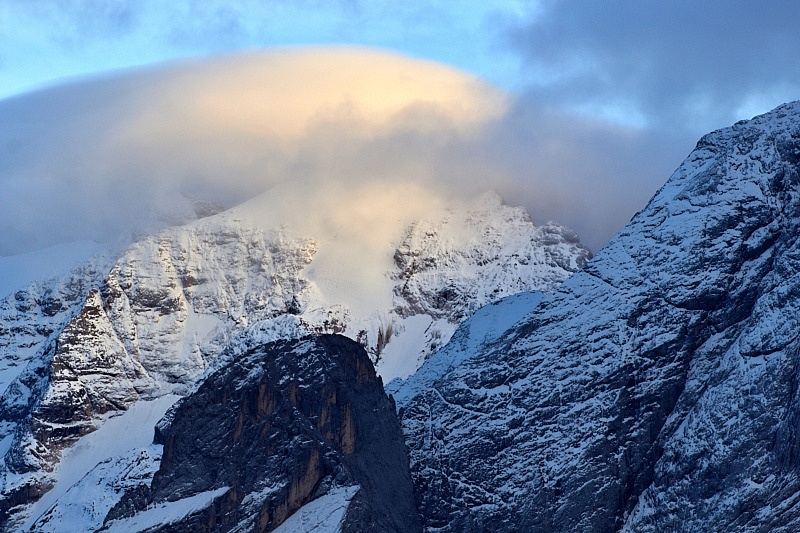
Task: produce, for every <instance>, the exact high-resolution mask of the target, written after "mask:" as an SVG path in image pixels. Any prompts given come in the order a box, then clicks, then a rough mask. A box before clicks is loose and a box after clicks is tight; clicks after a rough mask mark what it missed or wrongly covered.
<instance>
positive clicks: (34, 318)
mask: <svg viewBox="0 0 800 533" xmlns="http://www.w3.org/2000/svg"><path fill="white" fill-rule="evenodd" d="M276 194H278V193H277V192H273V193H267V194H265V195H264V196H263V197H261V198H256V199H254V200H252V201H250V202H248V203H247V204H244V205H241V206H239V207H237V208H234V209H232V210H228V211H224V212H221V213H217V214H212V215H211V216H208V217H205V218H202V219H199V220H196V221H194V222H192V223H189V224H187V225H184V226H180V227H175V228H171V229H168V230H165V231H163V232H160V233H158V234H156V235H153V236H150V237H147V238H145V239H143V240H141V241H139V242H136V243H134V244H132V245H131V246H129V247H128V248H127V249H125V250H123V251H122V252H120V253H117V254H114V253H113V252H107V253H105V254H101V255H99V256H96V257H95V259H93V260H91V261H89V262H86V263H85V264H83V265H81V266H79V267H77V268H75V269H74V270H72V271H70V272H68V273H67V274H64V275H62V276H59V277H56V278H52V279H50V280H49V281H36V282H34V283H32V284H30V285H29V286H27V287H25V288H20V289H19V290H16V291H14V292H12V293H11V294H10V295H8V296H7V297H6V298H5V299H4V300H2V302H0V319H1V320H0V350H1V354H2V357H0V364H2V367H0V386H1V387H2V389H0V390H2V394H1V395H0V438H2V440H0V442H2V448H1V451H2V454H3V463H2V466H0V472H2V479H3V485H2V487H3V488H2V494H1V495H0V518H2V521H3V523H4V524H6V527H7V528H22V527H24V528H26V529H27V528H31V527H34V529H37V530H60V529H63V527H64V524H65V522H64V520H66V518H63V517H68V516H73V517H74V516H75V515H76V513H77V514H80V515H81V516H84V518H83V519H82V521H81V522H80V529H83V530H92V529H96V528H97V527H100V525H101V524H102V523H103V521H104V520H105V519H106V515H107V513H109V512H111V509H112V508H115V506H116V505H117V504H118V503H119V501H120V498H122V495H123V494H124V493H125V492H126V491H129V490H132V488H136V487H139V486H140V485H142V484H143V480H148V479H151V478H152V476H153V475H154V473H155V472H156V470H157V469H158V465H159V461H161V457H162V448H161V446H159V445H154V444H152V442H151V439H148V438H147V437H141V436H140V437H139V438H137V439H132V440H131V441H130V442H128V441H127V440H126V434H130V433H137V434H144V435H145V436H147V435H152V431H153V427H154V426H155V425H156V422H157V421H158V420H159V419H160V418H161V417H162V416H163V415H164V414H165V413H166V412H167V409H168V408H169V407H170V405H172V404H173V403H174V402H175V401H176V400H177V399H178V398H180V397H186V396H187V395H190V394H195V393H199V391H200V390H202V388H203V383H204V382H205V380H206V379H211V376H213V375H215V372H217V371H220V370H221V369H224V368H227V367H228V365H230V364H232V363H233V362H235V361H238V360H239V359H240V358H242V357H245V354H249V353H251V352H253V350H257V349H259V348H260V347H263V346H264V345H266V344H268V343H270V342H273V341H276V340H280V339H283V340H290V339H297V338H301V337H305V336H306V335H308V334H309V333H312V334H318V335H319V334H329V333H341V334H344V335H347V336H349V337H350V338H352V339H354V340H356V341H358V342H359V343H360V344H361V345H363V346H364V347H365V348H366V350H367V352H368V353H369V356H370V358H371V361H372V362H373V363H375V364H376V365H377V367H378V370H379V373H380V374H381V375H383V376H384V378H387V379H390V378H392V377H397V376H406V375H408V374H410V373H412V372H413V371H414V370H415V368H416V367H417V366H418V365H419V364H420V363H421V362H422V361H424V359H425V358H426V357H427V356H428V355H429V354H430V353H431V352H432V351H434V350H435V349H436V348H437V347H438V346H441V345H442V344H444V343H446V342H447V340H448V339H449V337H450V335H451V334H452V332H453V331H454V330H455V328H456V327H457V324H458V323H459V322H460V321H461V320H463V319H464V318H465V317H467V316H468V315H469V314H471V313H472V312H473V311H474V310H475V309H477V308H478V307H479V306H480V305H482V304H484V303H487V302H490V301H492V300H495V299H498V298H500V297H502V296H503V295H505V294H513V293H515V292H519V291H528V290H545V291H548V290H552V289H553V288H554V287H555V286H556V285H557V284H558V283H560V282H561V281H563V279H565V278H566V277H567V276H569V275H570V274H571V273H572V272H574V271H576V270H578V269H580V268H581V267H582V266H583V265H585V263H586V261H587V260H588V258H589V257H590V256H591V254H590V253H589V252H588V250H587V249H586V248H584V247H583V246H582V245H581V244H580V242H579V241H578V238H577V237H576V236H575V234H574V233H573V232H571V231H570V230H568V229H567V228H564V227H562V226H559V225H557V224H554V223H549V224H545V225H541V226H535V225H534V224H533V223H532V222H531V220H530V217H529V216H528V215H527V213H526V212H525V211H524V210H523V209H521V208H512V207H508V206H505V205H503V204H502V203H501V201H500V199H499V198H498V197H497V196H496V195H491V194H490V195H485V196H482V197H480V198H478V199H476V200H474V201H471V202H463V201H451V202H449V203H447V204H446V205H443V207H442V208H441V209H439V210H437V211H431V212H429V214H428V215H429V216H427V217H426V218H422V219H412V218H410V217H409V216H406V217H405V218H399V219H397V220H391V221H390V222H389V224H388V226H384V227H382V228H380V229H379V230H378V231H379V235H380V236H388V238H386V239H375V240H374V242H373V241H368V242H364V241H363V240H359V239H358V238H357V237H359V235H358V234H356V235H355V236H354V235H353V234H352V231H351V233H347V231H349V230H347V229H342V228H337V227H336V226H331V227H330V228H327V229H326V227H322V226H319V225H318V226H308V227H300V228H298V227H289V226H287V225H282V224H280V223H278V222H276V218H275V215H274V214H273V212H274V210H271V209H270V206H271V205H277V204H275V203H274V202H276V201H277V198H276ZM365 231H367V232H369V228H365ZM304 232H307V233H304ZM120 428H124V429H122V430H121V429H120ZM120 431H122V433H119V432H120ZM87 487H93V489H92V490H95V491H96V492H97V493H98V497H97V498H96V501H94V502H92V503H93V505H92V509H91V510H87V509H85V505H84V504H82V502H81V499H80V498H81V495H82V494H84V493H85V491H86V490H87ZM97 487H99V488H97ZM217 489H221V487H215V488H214V489H213V490H217ZM342 490H344V487H343V488H342ZM348 494H349V492H348ZM351 496H352V494H351ZM150 503H152V504H153V505H156V503H157V502H156V501H155V500H153V501H152V502H150ZM206 503H208V502H206ZM58 517H62V518H58ZM87 517H88V518H87Z"/></svg>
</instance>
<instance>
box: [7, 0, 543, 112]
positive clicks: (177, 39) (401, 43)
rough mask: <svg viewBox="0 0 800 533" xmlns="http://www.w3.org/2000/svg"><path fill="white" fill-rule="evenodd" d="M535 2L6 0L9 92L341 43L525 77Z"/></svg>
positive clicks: (494, 75) (509, 83)
mask: <svg viewBox="0 0 800 533" xmlns="http://www.w3.org/2000/svg"><path fill="white" fill-rule="evenodd" d="M535 11H536V9H535V4H532V3H529V2H524V1H522V0H501V1H497V2H482V1H478V0H475V1H466V2H451V1H445V0H431V1H424V2H393V1H392V2H390V1H385V0H370V1H359V0H341V1H338V0H325V1H323V0H273V1H259V0H238V1H220V0H206V1H187V0H175V1H170V2H163V1H160V0H136V1H119V0H3V2H2V3H0V28H2V29H0V39H1V40H2V45H3V46H2V47H0V97H3V96H9V95H12V94H15V93H19V92H24V91H26V90H30V89H33V88H36V87H39V86H41V85H42V84H49V83H58V82H59V81H60V80H63V79H64V78H65V77H70V76H80V75H86V74H92V73H100V72H104V71H107V70H110V69H118V68H125V67H131V66H139V65H148V64H152V63H155V62H159V61H165V60H171V59H179V58H188V57H197V56H203V55H207V54H219V53H224V52H230V51H234V50H241V49H248V48H258V47H268V46H276V45H277V46H279V45H294V44H334V43H336V44H359V45H367V46H374V47H380V48H388V49H391V50H397V51H402V52H404V53H406V54H409V55H412V56H415V57H421V58H426V59H432V60H436V61H440V62H443V63H447V64H450V65H452V66H456V67H459V68H462V69H465V70H469V71H471V72H473V73H476V74H478V75H481V76H483V77H485V78H487V79H489V80H491V81H493V82H495V83H498V84H500V85H503V86H506V87H517V86H518V85H519V71H520V67H521V62H522V57H521V56H520V55H519V54H517V53H515V52H513V51H512V50H510V49H509V46H508V43H507V40H508V36H507V35H506V34H505V28H506V27H507V26H508V24H510V23H513V22H514V21H516V20H519V19H520V18H522V19H527V17H528V15H529V14H530V13H535Z"/></svg>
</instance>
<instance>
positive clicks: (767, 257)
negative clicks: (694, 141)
mask: <svg viewBox="0 0 800 533" xmlns="http://www.w3.org/2000/svg"><path fill="white" fill-rule="evenodd" d="M798 191H800V104H798V103H794V104H787V105H784V106H781V107H779V108H777V109H776V110H774V111H773V112H771V113H769V114H766V115H763V116H760V117H756V118H755V119H753V120H750V121H746V122H740V123H737V124H736V125H734V126H733V127H731V128H727V129H723V130H719V131H717V132H714V133H711V134H709V135H707V136H705V137H703V138H702V139H701V140H700V142H699V143H698V145H697V147H696V148H695V150H694V151H693V152H692V153H691V154H690V155H689V157H688V158H687V159H686V160H685V161H684V162H683V164H682V165H681V166H680V167H679V168H678V170H677V171H676V172H675V173H674V174H673V176H672V177H671V178H670V180H669V181H668V183H667V184H666V185H665V186H664V187H663V188H662V189H661V190H660V191H659V192H658V193H657V194H656V196H655V197H654V198H653V199H652V200H651V202H650V203H649V204H648V205H647V207H646V208H645V209H644V210H643V211H641V212H640V213H639V214H637V215H636V216H635V217H634V218H633V220H632V221H631V223H630V224H629V225H628V226H627V227H626V228H625V229H624V230H623V231H622V232H621V233H620V234H618V235H617V236H616V237H615V238H614V239H613V240H612V241H611V242H610V243H609V245H608V246H607V247H606V248H604V249H603V250H602V251H601V252H600V253H599V254H598V255H597V256H596V257H595V258H594V260H593V261H591V262H590V263H589V264H588V265H587V267H586V268H585V269H584V270H583V271H581V272H578V273H576V274H575V275H573V276H572V277H571V278H569V279H568V280H567V281H566V282H565V283H564V284H563V285H561V286H560V287H559V288H558V289H557V290H556V291H555V292H554V293H552V294H550V295H546V296H544V297H542V298H541V299H540V302H539V303H538V305H536V306H535V307H534V308H532V309H529V310H528V311H527V313H525V312H523V311H521V310H520V309H519V308H518V306H517V305H516V304H517V303H518V302H515V301H514V299H511V301H509V302H505V301H504V302H500V303H499V304H497V305H495V306H490V307H494V309H493V310H491V311H489V310H487V311H486V312H487V313H489V312H491V313H493V314H495V315H508V316H511V317H514V316H516V317H520V320H519V321H518V322H516V323H515V324H514V325H513V326H512V327H510V328H509V329H507V330H506V331H505V332H500V331H498V330H497V329H495V330H492V331H488V330H486V328H485V326H484V325H482V323H481V321H480V320H476V321H475V322H473V321H472V320H470V321H468V322H466V323H465V324H463V325H462V329H461V330H460V331H459V332H458V333H456V335H455V336H454V338H453V341H452V342H451V345H450V346H448V347H446V348H445V349H443V350H441V351H439V352H438V353H437V354H436V355H434V356H433V357H431V358H430V359H429V360H428V361H427V362H426V363H425V365H423V367H422V368H421V369H420V371H419V372H418V373H417V374H415V375H414V376H412V377H411V378H410V379H408V380H407V381H406V382H404V383H401V384H399V385H398V384H397V383H395V384H392V386H390V389H393V391H394V392H395V393H396V396H397V401H398V407H399V409H400V413H401V419H402V424H403V429H404V432H405V435H406V439H407V442H408V445H409V447H410V454H411V469H412V476H413V479H414V483H415V486H416V487H417V491H418V498H419V508H420V513H421V515H422V519H423V524H424V526H425V527H426V528H427V529H430V530H436V531H620V530H621V531H637V532H640V531H653V532H656V531H701V530H715V531H730V530H736V531H796V530H798V528H800V511H798V508H797V506H796V505H795V504H796V501H797V495H798V494H800V475H798V472H800V454H799V453H798V450H800V447H798V442H799V441H798V435H800V425H799V423H800V416H799V414H800V411H798V409H799V407H798V406H800V402H799V401H798V400H800V398H798V394H799V393H798V387H797V383H798V382H800V374H798V357H799V356H800V344H799V343H798V331H800V328H799V326H800V324H799V323H798V318H797V317H798V316H800V313H798V311H799V310H800V309H799V308H800V289H798V287H800V284H799V280H800V248H798V238H800V194H799V193H798ZM504 308H507V309H505V310H504ZM506 311H507V312H506ZM521 315H522V316H521ZM476 318H477V317H476ZM481 328H483V330H482V329H481ZM481 331H484V334H476V333H480V332H481Z"/></svg>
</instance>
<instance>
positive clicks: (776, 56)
mask: <svg viewBox="0 0 800 533" xmlns="http://www.w3.org/2000/svg"><path fill="white" fill-rule="evenodd" d="M798 27H800V4H799V3H797V2H795V1H791V0H785V1H770V2H763V1H760V2H759V1H750V0H748V1H744V0H714V1H705V2H703V1H698V0H693V1H690V0H670V1H669V2H661V1H643V0H616V1H602V2H600V1H594V0H572V1H566V0H564V1H557V0H542V1H538V2H537V1H527V2H526V1H522V0H501V1H494V2H483V1H477V0H476V1H461V2H458V1H447V0H426V1H415V2H396V1H384V0H369V1H366V0H364V1H360V0H341V1H338V2H337V1H331V0H291V1H289V0H286V1H278V0H273V1H263V0H261V1H259V0H240V1H216V0H206V1H195V0H174V1H170V2H163V1H161V0H135V1H114V0H2V1H0V98H5V100H0V121H5V123H0V134H2V133H3V131H6V132H7V131H8V130H10V129H17V128H33V129H30V131H31V132H32V133H30V135H32V136H34V137H37V136H38V137H42V138H43V137H44V136H45V132H46V137H47V139H52V140H53V142H54V143H60V141H59V139H61V140H64V139H66V140H69V139H70V138H71V137H75V136H74V135H71V134H70V132H64V131H61V130H59V128H61V129H63V124H51V123H49V122H48V117H49V116H53V117H58V116H61V115H58V113H57V112H55V111H56V110H58V109H60V108H63V107H64V106H69V105H70V102H72V101H73V100H71V98H73V96H74V94H73V93H74V92H75V90H76V89H74V87H80V89H79V92H81V93H91V92H92V91H97V94H98V98H99V99H100V100H102V99H103V98H104V96H103V95H104V94H105V95H106V96H107V95H108V93H104V92H103V91H105V90H106V89H107V88H108V87H113V88H114V89H113V90H114V91H117V92H116V93H115V94H121V93H120V91H121V90H122V89H120V83H121V82H120V83H117V82H115V81H114V80H118V81H119V80H123V81H125V80H128V81H129V82H130V83H131V84H133V85H136V84H137V83H139V84H141V83H142V82H141V80H143V79H147V78H148V76H149V74H147V73H148V72H151V71H153V68H152V67H150V66H151V65H154V64H158V63H160V62H165V61H166V62H170V61H175V60H186V59H191V60H193V61H202V58H204V57H207V56H208V55H216V56H220V57H222V58H223V59H222V60H223V61H224V58H225V57H228V55H229V54H232V53H234V54H235V53H236V52H238V51H242V50H253V49H261V48H264V47H270V46H280V45H296V44H308V43H312V44H349V45H365V46H371V47H379V48H383V49H388V50H393V51H396V52H399V53H401V54H405V55H408V56H411V57H415V58H420V59H426V60H433V61H436V62H439V63H442V64H444V65H450V66H452V67H456V68H458V69H460V70H462V71H465V72H467V73H471V74H474V75H476V76H479V77H481V78H483V79H485V80H487V81H488V82H490V83H492V84H495V85H496V86H498V87H499V88H501V89H502V90H504V91H506V92H507V94H508V96H509V98H508V101H507V102H506V105H507V109H508V112H507V113H506V114H505V115H503V116H502V117H500V118H497V119H496V120H493V121H490V122H488V123H486V124H485V127H484V128H483V129H482V131H481V132H480V135H478V136H473V137H472V138H469V139H462V138H459V139H458V141H457V142H452V143H439V144H436V143H434V144H435V145H436V146H439V147H440V148H441V150H440V153H437V154H435V156H434V155H432V154H431V153H429V151H428V152H426V155H425V157H423V158H422V159H423V160H425V161H428V162H429V164H430V165H432V168H433V167H435V168H436V169H437V171H440V172H441V173H442V174H443V175H445V180H444V181H445V182H447V183H453V182H454V181H455V178H454V177H453V176H454V175H456V174H458V173H462V174H464V175H465V177H464V179H465V180H468V181H470V183H473V182H476V181H480V178H479V177H478V176H477V175H478V174H479V173H480V172H483V176H485V180H486V181H487V185H496V188H497V189H498V190H500V192H501V194H503V195H504V196H505V197H506V199H507V201H510V202H511V203H515V202H519V203H523V204H524V205H526V207H528V209H529V210H530V211H531V214H532V216H533V218H534V220H536V221H544V220H547V219H554V220H557V221H560V222H563V223H566V224H568V225H570V226H572V227H573V228H574V229H576V230H577V231H578V233H579V234H580V235H581V236H582V238H583V239H584V241H585V242H587V243H588V244H589V245H590V247H592V248H593V249H597V248H599V247H600V246H602V244H603V243H604V242H605V241H606V240H607V239H608V238H609V237H610V236H611V235H613V233H615V232H616V231H617V230H619V229H620V228H621V227H622V226H623V225H624V224H625V222H626V221H627V220H628V219H629V218H630V216H632V215H633V214H634V213H635V212H636V211H638V210H639V209H641V208H642V207H643V206H644V204H645V203H646V201H647V200H648V199H649V197H650V196H651V195H652V194H653V193H654V192H655V190H656V189H657V188H658V187H659V186H660V185H661V184H663V182H664V181H666V179H667V178H668V177H669V174H670V173H671V172H672V171H673V170H674V169H675V168H676V167H677V165H678V164H679V163H680V161H681V160H682V158H683V157H684V156H685V155H686V154H687V153H688V152H689V151H690V150H691V148H692V147H693V146H694V143H695V142H696V141H697V139H698V138H699V137H700V136H701V135H702V134H704V133H706V132H707V131H709V130H712V129H715V128H719V127H724V126H727V125H729V124H731V123H733V122H735V121H737V120H740V119H745V118H749V117H751V116H753V115H755V114H758V113H762V112H766V111H768V110H769V109H771V108H773V107H775V106H777V105H778V104H780V103H782V102H785V101H790V100H794V99H797V98H798V96H800V62H798V61H797V59H796V58H797V57H800V38H799V37H798V36H797V35H798V33H797V28H798ZM168 65H169V63H168ZM132 67H138V68H145V71H143V72H144V74H127V73H126V74H122V73H114V71H116V70H118V69H130V68H132ZM170 68H177V67H170V66H166V67H164V66H160V67H159V69H160V70H159V72H163V71H165V69H166V70H169V69H170ZM110 71H111V72H112V73H111V74H109V72H110ZM98 77H100V79H99V81H92V80H93V79H94V78H98ZM75 80H82V81H81V82H80V84H79V85H75ZM86 80H89V81H86ZM109 80H111V81H109ZM136 80H139V81H136ZM126 83H127V82H126ZM64 84H66V88H61V89H53V90H52V91H51V92H49V93H47V94H48V95H49V96H48V97H47V98H46V99H45V101H46V102H47V104H44V103H42V104H37V105H41V106H42V108H46V107H47V106H48V105H49V106H51V109H50V111H47V110H44V111H42V113H40V114H36V115H35V116H36V120H33V122H35V124H31V122H32V120H31V119H30V116H29V115H25V114H24V113H22V112H21V111H20V108H25V106H30V105H31V104H30V102H34V101H35V100H36V99H35V98H33V97H30V96H24V94H25V93H27V92H29V91H33V90H37V89H41V88H43V87H53V86H59V85H64ZM70 87H73V89H70ZM104 88H106V89H104ZM130 90H134V89H130ZM123 92H124V91H123ZM71 94H72V96H70V95H71ZM20 95H23V96H20ZM32 98H33V99H32ZM40 100H41V98H40ZM82 105H88V106H90V107H91V103H89V104H86V103H84V104H82ZM112 107H113V106H112ZM150 111H152V109H151V110H150ZM23 116H27V117H28V118H25V119H21V118H20V117H23ZM98 116H99V115H98ZM62 118H63V117H62ZM73 118H74V117H73ZM20 120H25V121H27V123H26V124H24V125H22V124H20V122H19V121H20ZM67 122H69V121H67ZM79 126H80V127H86V128H89V129H88V130H87V131H89V130H90V129H91V126H86V122H85V121H84V122H82V123H81V124H80V125H79ZM76 127H78V126H76ZM36 128H40V129H38V130H37V129H36ZM55 130H57V131H55ZM59 131H60V133H58V132H59ZM39 132H41V133H39ZM59 135H60V136H59ZM77 137H78V138H80V139H83V142H86V143H91V142H92V138H91V136H84V135H83V133H82V134H81V135H78V136H77ZM386 142H388V141H387V140H386V138H382V139H381V143H382V146H384V152H385V151H386V149H385V146H386ZM397 142H398V143H400V144H397V145H393V148H394V151H395V152H397V151H398V150H400V148H401V147H403V146H408V145H409V140H408V137H407V136H406V137H403V139H402V140H401V141H397ZM403 143H405V144H403ZM6 144H7V145H8V146H7V147H6V149H7V150H9V153H11V151H12V149H13V152H14V153H15V154H19V153H21V152H22V153H25V150H26V147H25V146H22V147H20V146H18V141H16V140H15V139H14V138H11V137H9V138H8V139H6ZM411 144H413V143H411ZM417 144H419V143H417ZM63 145H64V146H67V145H69V143H64V144H63ZM69 146H73V145H69ZM309 146H310V145H309ZM313 146H315V147H316V146H318V145H317V144H313ZM60 149H62V148H59V147H53V146H52V145H50V146H47V145H45V144H43V143H41V142H39V143H37V144H36V147H35V149H34V147H30V153H29V154H28V156H29V159H28V163H25V161H23V160H22V159H20V157H19V156H18V155H17V156H15V158H16V159H14V165H15V166H14V168H13V169H11V168H9V165H10V163H6V164H5V165H3V161H2V159H0V212H4V213H6V214H5V215H0V225H3V228H4V232H5V234H4V236H3V237H0V239H3V241H2V242H0V253H12V252H13V251H15V250H20V249H22V248H24V246H22V244H21V243H22V241H26V242H28V243H34V244H33V245H31V246H34V247H35V246H36V244H35V242H38V241H37V240H36V237H35V236H33V235H32V234H31V233H30V231H32V230H30V228H35V227H37V225H38V226H40V225H41V224H40V222H41V218H37V217H38V215H37V213H38V211H47V210H50V212H52V206H48V204H47V203H46V202H42V203H41V205H38V206H37V205H32V204H30V200H29V199H30V198H34V197H37V194H39V193H40V192H41V191H42V190H44V189H45V188H48V187H49V189H48V190H50V191H51V192H50V193H49V195H50V196H59V195H53V193H52V190H61V189H59V188H58V187H56V189H53V188H52V186H53V185H54V181H53V180H56V178H55V177H53V176H50V177H49V178H48V179H49V181H48V180H45V179H44V178H42V177H41V175H40V173H39V174H37V172H38V171H39V170H41V169H36V172H34V170H33V168H32V166H33V165H34V162H35V161H36V160H37V158H40V157H41V151H42V150H48V151H49V152H50V153H49V155H48V157H49V158H52V157H53V153H54V152H58V150H60ZM37 150H38V151H39V152H37ZM140 155H141V154H140ZM262 156H263V154H262ZM23 159H24V158H23ZM89 163H90V162H87V161H81V165H82V166H81V168H84V170H85V171H86V172H87V173H93V174H94V177H93V180H96V179H106V178H102V176H101V175H102V172H101V171H99V170H98V169H97V168H92V169H90V168H85V166H86V165H88V164H89ZM25 164H29V165H31V167H30V168H26V167H25ZM223 167H224V165H223ZM76 168H77V167H76ZM237 168H238V167H237ZM12 170H13V172H12ZM135 170H136V169H135V167H133V166H132V167H131V168H127V169H125V171H124V172H121V171H120V169H119V168H117V169H116V170H115V175H114V176H113V177H112V176H107V179H108V180H109V181H108V182H106V183H105V186H104V190H106V191H110V192H108V194H118V193H119V191H120V190H125V191H126V194H138V193H139V190H138V189H136V187H133V188H132V189H131V188H130V184H131V183H135V182H137V180H138V179H139V178H137V177H136V176H135ZM227 170H231V169H230V168H228V169H227ZM239 170H240V171H241V168H239ZM372 170H374V168H372ZM220 171H221V172H224V171H225V168H221V169H220ZM76 172H77V170H76ZM176 172H183V173H186V172H187V169H179V170H176ZM121 174H124V175H125V178H124V179H123V178H120V177H119V176H120V175H121ZM467 174H468V175H467ZM35 176H38V177H35ZM448 180H449V181H448ZM91 183H96V182H95V181H91ZM123 184H124V186H123ZM63 185H64V184H63V183H62V184H60V186H63ZM95 189H97V187H95ZM129 189H130V190H129ZM21 191H24V194H22V192H21ZM96 194H98V195H99V198H98V201H99V200H100V198H101V197H102V195H101V194H100V193H96ZM15 195H17V196H15ZM39 196H43V195H42V194H39ZM60 198H61V200H65V198H64V195H63V194H62V195H60ZM53 201H55V199H54V200H53ZM23 203H24V204H25V205H23ZM62 203H69V202H64V201H62ZM75 205H76V206H79V207H75V209H84V207H85V206H83V205H82V204H80V202H78V203H76V204H75ZM156 209H157V208H156ZM59 212H60V211H59ZM111 212H112V214H113V212H114V209H111ZM63 213H64V216H69V215H68V214H69V209H65V210H64V211H63ZM112 214H108V213H106V214H105V215H103V216H111V215H112ZM23 217H24V218H25V219H26V220H29V221H30V223H29V228H28V230H27V231H28V233H25V232H22V231H21V230H19V226H20V225H19V223H16V222H14V221H15V220H19V219H21V218H23ZM37 221H38V222H37ZM85 224H86V221H85V220H83V219H82V220H81V222H80V223H77V224H76V226H81V225H85ZM79 233H80V231H79V229H76V230H75V235H73V236H74V237H76V238H77V237H79V236H80V235H79ZM65 235H66V236H65V237H63V238H64V239H67V238H70V237H69V235H72V234H69V235H67V234H65ZM41 242H42V243H44V241H41Z"/></svg>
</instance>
